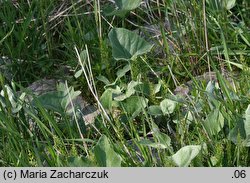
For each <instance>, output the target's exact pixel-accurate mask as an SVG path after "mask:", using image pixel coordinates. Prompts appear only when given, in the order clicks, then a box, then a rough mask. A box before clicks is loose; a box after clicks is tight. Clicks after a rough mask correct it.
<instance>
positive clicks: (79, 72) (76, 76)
mask: <svg viewBox="0 0 250 183" xmlns="http://www.w3.org/2000/svg"><path fill="white" fill-rule="evenodd" d="M82 73H83V71H82V69H80V70H79V71H77V72H76V73H75V74H74V77H75V78H76V79H77V78H79V77H80V76H81V75H82Z"/></svg>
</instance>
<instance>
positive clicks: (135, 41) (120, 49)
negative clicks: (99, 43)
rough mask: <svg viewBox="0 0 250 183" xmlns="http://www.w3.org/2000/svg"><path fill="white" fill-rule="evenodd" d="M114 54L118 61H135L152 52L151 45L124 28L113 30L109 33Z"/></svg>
mask: <svg viewBox="0 0 250 183" xmlns="http://www.w3.org/2000/svg"><path fill="white" fill-rule="evenodd" d="M108 36H109V39H110V42H111V46H112V54H113V57H114V58H115V59H116V60H133V59H135V58H136V57H137V56H139V55H142V54H145V53H147V52H149V51H150V50H151V48H152V47H153V45H151V44H149V43H148V42H147V41H145V40H144V39H143V38H141V37H140V36H138V35H137V34H136V33H135V32H132V31H129V30H127V29H124V28H113V29H112V30H111V31H110V32H109V35H108Z"/></svg>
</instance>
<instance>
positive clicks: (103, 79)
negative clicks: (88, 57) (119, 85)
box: [96, 75, 110, 85]
mask: <svg viewBox="0 0 250 183" xmlns="http://www.w3.org/2000/svg"><path fill="white" fill-rule="evenodd" d="M96 79H98V80H99V81H102V82H103V83H104V84H106V85H109V84H110V81H109V80H108V78H106V77H105V76H103V75H99V76H98V77H96Z"/></svg>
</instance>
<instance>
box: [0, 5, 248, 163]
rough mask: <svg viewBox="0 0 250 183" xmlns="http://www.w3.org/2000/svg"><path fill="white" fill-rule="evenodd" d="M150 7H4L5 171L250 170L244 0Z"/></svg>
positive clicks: (0, 42) (1, 137)
mask: <svg viewBox="0 0 250 183" xmlns="http://www.w3.org/2000/svg"><path fill="white" fill-rule="evenodd" d="M145 2H146V3H145ZM145 2H144V1H142V0H133V1H130V0H115V1H109V0H103V1H101V0H86V1H77V0H67V1H56V0H43V1H39V0H33V1H28V0H21V1H10V0H0V166H125V167H127V166H136V167H137V166H138V167H145V166H149V167H151V166H153V167H155V166H205V167H215V166H216V167H217V166H218V167H221V166H249V165H250V82H249V81H250V67H249V65H250V19H249V17H250V3H249V1H247V0H238V1H235V0H203V1H195V0H190V1H187V0H175V1H172V0H165V1H164V0H160V1H156V0H155V1H154V0H152V1H145ZM43 78H47V79H57V80H62V81H63V82H60V83H59V84H58V86H57V89H56V90H53V91H48V92H46V93H44V94H41V95H37V96H36V95H35V94H32V92H30V90H28V89H27V87H28V86H29V85H30V84H31V83H33V82H34V81H37V80H41V79H43ZM79 96H81V97H82V98H84V99H85V100H86V101H87V102H88V103H91V104H95V105H96V107H97V108H98V110H99V111H100V114H99V115H98V116H97V117H96V118H95V121H94V123H87V121H86V119H84V118H83V117H82V116H83V114H82V111H81V110H79V106H77V105H75V103H74V100H77V99H78V98H77V97H79ZM69 106H70V107H69Z"/></svg>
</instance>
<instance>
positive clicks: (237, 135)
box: [228, 118, 246, 144]
mask: <svg viewBox="0 0 250 183" xmlns="http://www.w3.org/2000/svg"><path fill="white" fill-rule="evenodd" d="M228 139H229V140H231V141H232V142H233V143H235V144H238V143H241V142H242V141H243V140H244V139H246V133H245V128H244V120H243V119H241V118H239V119H238V120H237V121H236V125H235V127H234V128H233V129H231V130H230V132H229V135H228Z"/></svg>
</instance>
